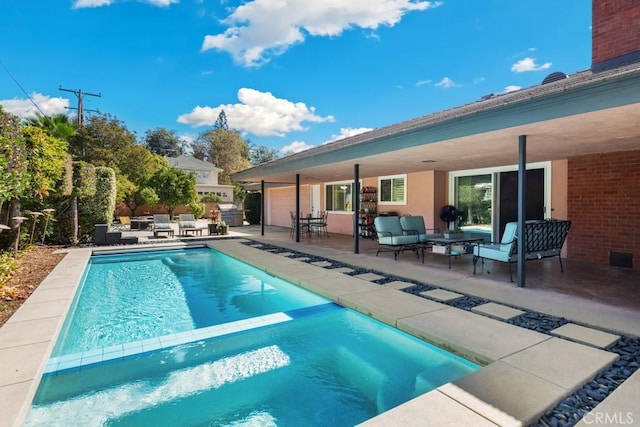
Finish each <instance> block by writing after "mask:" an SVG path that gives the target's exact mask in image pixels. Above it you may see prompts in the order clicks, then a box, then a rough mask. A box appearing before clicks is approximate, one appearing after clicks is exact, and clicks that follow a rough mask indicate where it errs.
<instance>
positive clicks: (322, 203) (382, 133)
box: [233, 0, 640, 270]
mask: <svg viewBox="0 0 640 427" xmlns="http://www.w3.org/2000/svg"><path fill="white" fill-rule="evenodd" d="M592 7H593V18H592V19H593V25H592V66H591V68H590V69H588V70H584V71H579V72H576V73H574V74H570V75H565V74H564V73H552V74H550V75H549V76H547V78H546V79H544V80H543V81H542V82H541V84H539V85H537V86H533V87H529V88H525V89H521V90H518V91H516V92H510V93H506V94H499V95H490V96H486V97H483V98H482V99H481V100H478V101H477V102H473V103H470V104H466V105H463V106H460V107H457V108H452V109H450V110H446V111H442V112H438V113H434V114H430V115H427V116H423V117H419V118H416V119H412V120H408V121H406V122H402V123H398V124H393V125H390V126H387V127H384V128H380V129H376V130H373V131H370V132H367V133H364V134H360V135H356V136H353V137H350V138H346V139H343V140H340V141H336V142H333V143H331V144H326V145H322V146H319V147H314V148H312V149H309V150H306V151H303V152H300V153H296V154H293V155H290V156H286V157H283V158H280V159H276V160H274V161H271V162H268V163H265V164H261V165H258V166H255V167H253V168H250V169H246V170H244V171H241V172H238V173H236V174H234V175H233V179H234V180H235V181H237V182H243V183H252V184H253V185H254V187H253V188H256V187H255V185H259V186H261V187H262V186H263V187H264V189H265V191H264V194H263V197H264V206H265V208H264V212H263V218H264V221H265V224H267V225H280V226H285V227H286V226H289V224H290V215H289V211H291V210H294V209H295V207H296V191H299V194H300V199H299V200H300V206H301V208H300V209H301V211H302V212H305V213H306V212H311V211H318V210H327V211H329V221H328V228H329V232H333V233H343V234H347V235H352V234H355V235H356V236H357V235H358V233H357V229H355V227H356V226H355V225H354V224H355V221H354V218H353V215H354V212H353V211H352V209H353V203H354V200H355V199H354V198H353V195H354V188H355V186H354V182H355V181H356V180H357V181H358V182H359V183H360V187H361V188H362V187H368V189H369V190H372V189H374V188H375V190H376V191H377V192H375V193H374V192H370V193H368V194H367V195H366V196H365V198H366V199H370V198H372V197H375V202H376V203H377V211H378V212H383V211H387V212H395V213H397V214H400V215H402V214H413V215H423V216H424V217H425V222H426V223H427V227H437V228H440V229H442V228H444V227H446V224H445V223H443V222H442V221H441V220H440V218H439V211H440V209H441V208H442V207H443V206H445V205H449V204H451V205H455V206H456V207H458V208H459V209H460V210H461V211H462V215H463V224H462V225H464V226H467V227H472V228H478V229H484V230H486V231H487V232H489V233H491V234H492V237H493V240H496V239H498V238H499V237H500V235H501V231H502V229H504V225H505V223H507V222H509V221H514V220H516V218H517V216H518V205H517V199H518V191H519V190H518V169H519V168H518V164H526V169H527V174H526V177H527V179H526V182H527V185H526V200H527V208H526V215H525V217H526V219H535V218H549V217H553V218H557V219H569V220H571V221H572V226H571V230H570V232H569V236H568V239H567V243H566V245H565V250H564V255H565V256H566V257H567V258H571V259H574V260H579V261H584V262H590V263H595V264H602V265H612V266H622V267H630V268H633V269H635V270H638V269H640V263H638V262H637V260H638V259H640V232H639V230H640V2H638V1H615V0H593V4H592ZM585 43H586V41H585ZM541 80H542V79H541ZM372 194H373V195H375V196H371V195H372Z"/></svg>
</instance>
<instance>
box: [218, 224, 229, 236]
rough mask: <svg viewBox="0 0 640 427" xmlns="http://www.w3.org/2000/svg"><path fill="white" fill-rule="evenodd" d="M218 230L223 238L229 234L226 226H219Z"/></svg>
mask: <svg viewBox="0 0 640 427" xmlns="http://www.w3.org/2000/svg"><path fill="white" fill-rule="evenodd" d="M218 230H219V231H220V234H222V235H223V236H224V235H226V234H229V226H228V225H219V226H218Z"/></svg>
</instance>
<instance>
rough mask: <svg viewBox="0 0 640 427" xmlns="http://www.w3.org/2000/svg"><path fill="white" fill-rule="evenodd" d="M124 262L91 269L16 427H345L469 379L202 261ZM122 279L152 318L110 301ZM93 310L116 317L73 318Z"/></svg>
mask: <svg viewBox="0 0 640 427" xmlns="http://www.w3.org/2000/svg"><path fill="white" fill-rule="evenodd" d="M127 257H128V256H125V257H124V258H123V257H114V258H111V257H109V258H110V259H108V258H98V259H96V260H93V261H92V263H91V267H90V268H89V270H88V272H87V275H86V280H85V283H84V284H83V286H82V291H81V295H80V297H79V298H77V301H76V304H75V305H76V307H75V311H76V313H75V314H74V315H73V316H71V317H70V318H69V320H70V321H69V322H68V326H66V327H65V333H64V335H63V336H61V342H59V343H58V345H57V346H56V349H57V350H58V355H57V356H54V357H53V358H52V359H57V360H58V362H57V363H59V364H58V365H56V367H55V368H50V369H49V370H48V373H47V374H46V375H45V376H44V378H43V380H42V382H41V384H40V387H39V389H38V392H37V395H36V398H35V399H34V402H33V406H32V409H31V411H30V413H29V415H28V418H27V425H34V426H35V425H82V426H93V425H95V426H102V425H108V426H120V425H121V426H160V425H166V426H200V425H215V426H222V425H228V426H240V425H242V426H248V425H257V426H258V425H259V426H270V425H273V426H275V425H278V426H300V425H305V426H350V425H354V424H357V423H360V422H362V421H364V420H367V419H369V418H371V417H373V416H375V415H377V414H379V413H381V412H384V411H386V410H388V409H390V408H392V407H394V406H397V405H399V404H401V403H403V402H405V401H407V400H409V399H411V398H413V397H416V396H418V395H420V394H423V393H425V392H427V391H429V390H432V389H433V388H435V387H438V386H439V385H442V384H444V383H447V382H450V381H453V380H455V379H457V378H460V377H462V376H464V375H466V374H468V373H470V372H473V371H475V370H477V369H478V366H476V365H474V364H472V363H470V362H468V361H466V360H464V359H461V358H458V357H456V356H454V355H451V354H449V353H447V352H445V351H443V350H441V349H439V348H437V347H433V346H431V345H428V344H426V343H424V342H422V341H420V340H417V339H415V338H413V337H411V336H409V335H407V334H404V333H402V332H399V331H397V330H396V329H394V328H391V327H389V326H387V325H384V324H382V323H380V322H377V321H375V320H372V319H370V318H368V317H366V316H363V315H361V314H359V313H356V312H354V311H352V310H349V309H346V308H343V307H340V306H338V305H336V304H333V303H331V302H329V301H328V300H326V299H324V298H321V297H318V296H316V295H313V294H310V293H308V292H306V291H304V290H301V289H299V288H297V287H295V286H293V285H291V284H288V283H286V282H284V281H281V280H280V279H276V278H273V277H272V276H269V275H266V274H264V273H262V272H260V271H259V270H257V269H254V268H253V267H250V266H247V265H245V264H242V263H239V262H237V261H235V260H233V259H230V258H228V257H226V256H224V255H221V254H220V253H218V252H215V251H212V250H209V249H202V250H193V249H192V250H186V251H172V252H165V253H161V254H144V255H141V254H137V255H132V256H131V259H136V261H129V260H128V258H127ZM166 257H169V259H173V260H174V261H176V263H177V264H180V267H179V268H176V267H175V266H173V265H172V262H168V261H167V259H166ZM116 260H117V261H116ZM112 261H114V262H112ZM178 261H179V262H178ZM188 261H196V262H194V263H193V265H192V266H191V267H188V266H187V265H188V264H189V262H188ZM138 263H141V264H146V263H148V264H150V265H152V266H153V267H149V268H145V267H142V266H139V265H136V264H138ZM106 265H111V268H109V269H105V268H104V267H105V266H106ZM163 266H165V267H167V268H168V269H169V271H171V272H172V273H169V272H168V271H167V270H165V268H164V267H163ZM214 266H215V267H214ZM227 268H228V269H229V270H230V271H235V273H236V274H235V275H234V274H230V273H229V272H228V271H227ZM223 270H224V271H223ZM122 271H124V272H126V274H121V272H122ZM133 271H135V272H142V273H141V275H140V274H135V276H137V277H136V279H135V280H133V281H131V283H132V284H131V285H130V286H135V287H136V289H139V290H140V289H144V292H142V293H141V292H137V295H138V297H137V298H136V300H138V301H139V302H141V303H142V304H141V305H147V304H145V302H149V303H150V304H149V306H150V307H155V308H156V309H158V310H160V311H156V310H152V309H149V308H148V307H147V308H144V309H143V308H140V307H135V306H136V304H133V303H132V300H133V296H132V293H130V292H124V291H122V289H121V287H122V284H121V281H122V278H123V277H125V276H132V275H134V274H132V272H133ZM156 273H159V274H161V277H162V278H161V279H160V278H158V277H155V276H151V275H152V274H156ZM96 275H97V277H94V276H96ZM173 276H175V277H173ZM185 278H187V280H185ZM196 278H197V279H196ZM219 279H220V280H219ZM146 281H149V282H151V283H147V284H144V283H143V282H146ZM174 281H175V283H174ZM216 281H218V282H219V284H218V285H215V284H214V282H216ZM167 282H168V283H170V284H167ZM196 282H201V283H200V285H196ZM90 283H94V285H90ZM176 283H178V285H176ZM96 284H97V285H96ZM94 286H95V287H97V288H100V289H101V294H94V293H93V292H95V290H91V291H89V289H90V288H92V287H94ZM154 286H155V287H157V288H158V291H157V293H158V294H160V295H162V297H160V298H159V297H158V296H157V295H156V292H154ZM216 286H222V289H216ZM190 287H194V288H195V289H190V290H189V289H187V288H190ZM180 289H182V291H180ZM196 289H197V290H196ZM85 292H91V294H92V295H93V296H92V297H91V298H89V299H87V298H86V297H85ZM118 295H120V296H118ZM164 298H167V299H169V300H170V301H171V303H170V304H167V302H166V301H161V300H162V299H164ZM100 299H102V300H105V301H102V302H100V303H99V304H104V305H105V306H107V307H109V308H108V309H106V310H107V311H108V312H111V313H113V316H115V318H111V317H109V316H105V315H104V312H103V311H102V310H105V308H104V307H103V308H100V309H98V308H96V309H95V311H94V310H93V309H91V310H88V309H87V311H88V313H87V314H80V313H84V309H83V307H84V305H89V306H95V305H96V304H98V300H100ZM112 304H115V305H116V307H111V305H112ZM176 307H177V308H178V309H176ZM163 310H168V311H167V312H164V311H163ZM184 310H186V311H184ZM91 312H94V314H93V315H92V314H91ZM98 312H99V313H98ZM159 313H165V314H164V315H162V316H161V315H160V314H159ZM95 314H97V318H99V319H102V320H101V321H100V322H103V323H104V325H108V326H100V325H99V322H96V321H95V320H93V317H94V315H95ZM128 316H132V318H133V319H134V320H131V319H130V318H129V317H128ZM167 318H168V319H167ZM118 319H120V320H118ZM84 322H89V323H90V325H91V326H90V327H89V328H88V329H89V330H91V331H92V332H91V333H85V332H84V331H77V330H76V329H85V327H84V326H83V325H84V324H85V323H84ZM173 323H175V324H179V325H180V326H178V327H173V326H172V324H173ZM123 324H128V326H126V327H124V326H122V325H123ZM105 328H106V329H115V330H118V332H115V331H111V330H110V331H109V333H105V332H104V330H103V329H105ZM120 329H121V331H120ZM154 333H157V334H158V336H159V337H160V338H157V337H155V336H154V337H150V336H151V335H152V334H154ZM132 336H135V337H136V339H140V340H141V341H140V342H142V343H145V344H144V345H142V344H141V345H138V343H133V344H126V342H128V340H130V337H132ZM80 337H84V338H80ZM116 337H119V338H116ZM167 337H168V338H167ZM83 339H87V340H88V343H87V342H83V341H82V340H83ZM118 339H120V340H121V342H120V343H116V341H117V340H118ZM165 339H168V341H164V340H165ZM154 340H157V341H158V343H157V344H156V347H155V348H153V349H149V350H148V351H147V348H146V347H145V346H146V345H147V344H146V343H153V342H154ZM62 341H69V342H72V343H73V344H65V343H64V342H62ZM123 342H124V343H125V344H123ZM136 346H137V347H136ZM114 349H117V351H118V352H116V350H114ZM127 349H134V351H132V352H127ZM77 351H79V352H80V353H74V352H77ZM77 354H82V355H87V356H88V357H87V358H86V360H87V363H82V361H83V360H85V359H84V356H82V357H76V355H77ZM98 354H99V356H98ZM114 354H115V355H116V356H110V355H114ZM95 357H97V358H95ZM92 358H94V359H92Z"/></svg>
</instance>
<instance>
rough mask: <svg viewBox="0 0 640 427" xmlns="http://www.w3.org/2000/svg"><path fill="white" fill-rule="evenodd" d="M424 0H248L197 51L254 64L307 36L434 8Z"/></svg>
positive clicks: (391, 23) (393, 20)
mask: <svg viewBox="0 0 640 427" xmlns="http://www.w3.org/2000/svg"><path fill="white" fill-rule="evenodd" d="M440 4H441V3H440V2H430V1H423V0H349V1H344V0H288V1H282V0H253V1H248V2H246V3H244V4H242V5H240V6H238V7H237V8H235V9H234V10H233V12H232V13H231V14H230V15H229V16H228V17H227V18H225V19H224V20H222V24H224V25H227V26H228V28H227V29H226V31H225V32H224V33H221V34H216V35H207V36H205V38H204V41H203V43H202V50H203V51H206V50H209V49H218V50H221V51H224V52H229V53H230V54H231V55H232V56H233V58H234V60H235V61H236V62H238V63H240V64H242V65H244V66H245V67H259V66H261V65H263V64H265V63H266V62H268V61H269V59H270V57H272V56H277V55H281V54H283V53H284V52H286V51H287V49H288V48H289V47H290V46H292V45H294V44H297V43H302V42H303V41H304V40H305V38H306V36H307V35H309V36H318V37H331V36H339V35H340V34H342V32H343V31H345V30H349V29H351V28H354V27H355V28H363V29H367V30H372V31H373V30H375V29H377V28H378V27H379V26H381V25H386V26H389V27H393V26H394V25H395V24H397V23H398V22H400V20H401V19H402V17H403V15H405V14H406V13H408V12H410V11H414V10H426V9H429V8H433V7H437V6H439V5H440Z"/></svg>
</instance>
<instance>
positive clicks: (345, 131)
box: [322, 128, 373, 145]
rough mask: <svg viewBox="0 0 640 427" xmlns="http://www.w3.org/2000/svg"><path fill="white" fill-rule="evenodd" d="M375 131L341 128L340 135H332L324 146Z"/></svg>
mask: <svg viewBox="0 0 640 427" xmlns="http://www.w3.org/2000/svg"><path fill="white" fill-rule="evenodd" d="M371 130H373V128H340V134H339V135H331V138H329V140H327V141H325V142H323V143H322V144H323V145H324V144H329V143H330V142H334V141H338V140H340V139H345V138H349V137H350V136H354V135H359V134H361V133H365V132H369V131H371Z"/></svg>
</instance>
